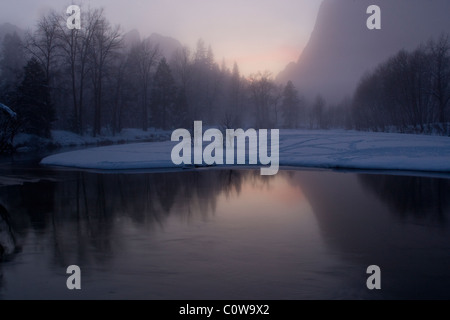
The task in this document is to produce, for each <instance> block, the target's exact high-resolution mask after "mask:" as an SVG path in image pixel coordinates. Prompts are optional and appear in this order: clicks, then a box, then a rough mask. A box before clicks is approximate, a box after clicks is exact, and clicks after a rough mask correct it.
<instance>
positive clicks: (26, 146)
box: [13, 129, 171, 152]
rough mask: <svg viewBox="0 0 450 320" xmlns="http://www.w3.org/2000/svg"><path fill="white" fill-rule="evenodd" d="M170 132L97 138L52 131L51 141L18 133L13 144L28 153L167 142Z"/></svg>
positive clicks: (123, 133)
mask: <svg viewBox="0 0 450 320" xmlns="http://www.w3.org/2000/svg"><path fill="white" fill-rule="evenodd" d="M170 135H171V132H169V131H161V130H155V129H149V130H148V131H143V130H140V129H123V130H122V131H121V132H120V133H118V134H116V135H115V136H113V135H111V134H104V135H100V136H97V137H93V136H92V135H82V136H81V135H77V134H75V133H73V132H69V131H61V130H53V131H52V139H44V138H41V137H37V136H34V135H30V134H24V133H20V134H18V135H16V136H15V138H14V141H13V144H14V147H15V148H16V149H17V151H19V152H28V151H32V150H33V149H36V148H39V147H41V148H45V147H53V148H55V147H56V148H64V147H80V146H89V145H105V144H117V143H130V142H139V141H149V140H156V141H162V140H168V139H170Z"/></svg>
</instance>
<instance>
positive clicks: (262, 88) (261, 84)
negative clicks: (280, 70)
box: [249, 71, 277, 128]
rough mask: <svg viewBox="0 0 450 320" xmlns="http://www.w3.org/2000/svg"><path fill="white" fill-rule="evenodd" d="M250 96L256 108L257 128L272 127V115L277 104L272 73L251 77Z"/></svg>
mask: <svg viewBox="0 0 450 320" xmlns="http://www.w3.org/2000/svg"><path fill="white" fill-rule="evenodd" d="M249 89H250V94H251V97H252V101H253V104H254V105H255V108H256V127H257V128H266V127H269V126H271V121H270V114H271V112H272V111H273V110H272V108H273V106H274V105H275V104H276V100H277V95H275V93H276V85H275V83H274V82H273V80H272V78H271V73H270V72H267V71H266V72H264V73H261V72H259V73H257V74H253V75H251V76H250V86H249Z"/></svg>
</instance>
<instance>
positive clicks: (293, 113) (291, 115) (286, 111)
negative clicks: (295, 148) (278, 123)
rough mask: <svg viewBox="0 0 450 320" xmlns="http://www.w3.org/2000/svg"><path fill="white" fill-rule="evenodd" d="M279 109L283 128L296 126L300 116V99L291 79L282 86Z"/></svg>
mask: <svg viewBox="0 0 450 320" xmlns="http://www.w3.org/2000/svg"><path fill="white" fill-rule="evenodd" d="M281 111H282V114H283V119H284V126H285V128H298V124H299V120H300V119H299V117H300V99H299V97H298V92H297V90H296V89H295V87H294V84H293V83H292V81H289V82H288V83H287V85H286V87H285V88H284V92H283V103H282V105H281Z"/></svg>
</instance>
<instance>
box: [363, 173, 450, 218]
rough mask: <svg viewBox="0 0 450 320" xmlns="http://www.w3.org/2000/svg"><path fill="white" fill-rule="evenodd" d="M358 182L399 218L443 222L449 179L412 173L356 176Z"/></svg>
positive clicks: (448, 205) (449, 200) (449, 205)
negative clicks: (412, 174) (410, 174)
mask: <svg viewBox="0 0 450 320" xmlns="http://www.w3.org/2000/svg"><path fill="white" fill-rule="evenodd" d="M358 178H359V180H360V182H361V184H362V185H363V186H364V187H365V188H367V189H368V190H370V191H371V192H373V193H374V194H375V195H376V196H377V197H378V198H379V199H381V200H382V201H383V202H385V203H386V204H387V205H388V206H389V208H390V211H391V212H392V213H393V214H395V215H397V216H399V217H400V218H401V219H403V220H407V219H408V218H413V219H415V220H417V221H424V220H427V221H430V222H433V221H434V222H435V223H438V224H441V225H446V224H447V219H448V217H447V215H448V213H449V211H450V210H449V209H450V197H449V195H450V180H448V179H439V178H424V177H413V176H389V175H369V174H364V175H359V177H358Z"/></svg>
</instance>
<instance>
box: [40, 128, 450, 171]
mask: <svg viewBox="0 0 450 320" xmlns="http://www.w3.org/2000/svg"><path fill="white" fill-rule="evenodd" d="M175 145H176V142H170V141H167V142H150V143H138V144H128V145H118V146H108V147H99V148H93V149H85V150H78V151H73V152H68V153H62V154H57V155H52V156H49V157H47V158H45V159H43V160H42V162H41V163H42V164H43V165H52V166H63V167H73V168H83V169H100V170H126V169H153V168H155V169H156V168H166V169H167V168H177V167H179V166H176V165H174V164H173V163H172V161H171V151H172V148H173V147H174V146H175ZM206 145H207V144H206V143H204V146H206ZM269 148H270V147H269ZM280 166H296V167H316V168H348V169H377V170H407V171H429V172H450V138H449V137H439V136H425V135H408V134H395V133H371V132H356V131H344V130H330V131H306V130H282V131H281V133H280ZM258 167H259V166H258Z"/></svg>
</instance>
